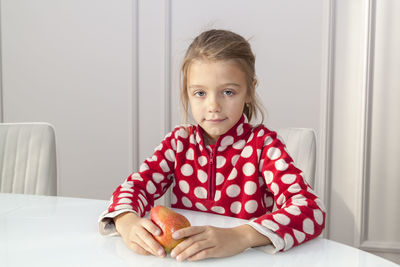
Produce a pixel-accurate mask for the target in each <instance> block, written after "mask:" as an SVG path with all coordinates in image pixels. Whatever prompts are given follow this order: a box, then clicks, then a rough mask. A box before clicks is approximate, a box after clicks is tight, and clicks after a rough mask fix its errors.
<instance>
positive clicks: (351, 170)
mask: <svg viewBox="0 0 400 267" xmlns="http://www.w3.org/2000/svg"><path fill="white" fill-rule="evenodd" d="M333 2H334V4H335V5H334V6H333V10H334V13H333V18H334V21H333V23H332V26H333V28H334V31H333V32H334V38H333V39H332V59H333V60H332V62H331V76H332V80H331V84H330V85H331V89H332V96H333V97H332V99H331V101H332V102H331V104H332V113H331V118H332V124H331V130H332V131H331V137H332V138H331V146H332V151H331V164H329V166H330V169H331V172H330V176H329V179H330V181H331V182H330V187H329V192H330V198H329V199H328V201H329V203H330V205H329V226H330V227H329V237H330V238H331V239H333V240H337V241H340V242H343V243H346V244H349V245H353V246H356V247H360V248H362V249H364V250H367V251H370V252H373V253H375V254H377V255H380V256H385V257H386V258H388V259H390V260H392V261H395V262H397V263H400V235H399V231H398V225H399V223H400V210H399V208H398V203H399V202H400V197H399V194H398V190H399V188H400V179H399V165H398V155H399V153H400V143H399V141H398V140H399V139H398V136H399V134H400V127H399V121H400V110H399V106H398V100H399V99H400V91H399V85H400V79H399V76H398V73H399V70H400V53H399V51H398V47H400V26H399V25H400V20H399V19H398V14H399V12H400V2H399V1H396V0H385V1H375V0H371V1H365V0H355V1H347V0H338V1H333Z"/></svg>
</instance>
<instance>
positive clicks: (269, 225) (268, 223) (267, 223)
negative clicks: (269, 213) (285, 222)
mask: <svg viewBox="0 0 400 267" xmlns="http://www.w3.org/2000/svg"><path fill="white" fill-rule="evenodd" d="M261 224H262V225H264V226H265V227H267V228H268V229H270V230H272V231H274V232H275V231H277V230H279V225H278V224H276V223H275V222H273V221H271V220H268V219H265V220H262V221H261Z"/></svg>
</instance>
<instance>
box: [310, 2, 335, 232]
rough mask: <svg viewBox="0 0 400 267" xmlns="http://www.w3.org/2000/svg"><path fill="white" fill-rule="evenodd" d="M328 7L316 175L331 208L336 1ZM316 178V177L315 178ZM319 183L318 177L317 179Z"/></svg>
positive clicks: (327, 228) (327, 227)
mask: <svg viewBox="0 0 400 267" xmlns="http://www.w3.org/2000/svg"><path fill="white" fill-rule="evenodd" d="M327 8H328V12H327V15H328V18H327V22H328V23H327V24H328V25H327V30H328V36H327V39H328V40H327V43H326V62H325V68H326V73H325V79H324V80H323V84H322V91H323V92H324V95H323V99H322V103H323V108H322V111H323V114H322V116H321V117H322V118H321V121H322V123H321V124H322V126H323V127H322V129H321V135H322V136H321V137H322V138H321V141H322V142H321V143H322V145H321V149H320V153H319V155H318V158H320V159H319V160H318V161H319V162H320V164H321V165H320V166H321V167H320V168H319V171H318V172H319V173H316V174H315V176H316V177H317V176H322V177H323V188H322V190H323V191H322V193H323V198H324V200H325V203H326V209H327V210H329V209H330V206H331V194H330V189H331V187H332V182H331V175H332V174H331V173H332V167H331V165H332V155H331V154H332V130H333V119H332V116H333V105H334V103H333V100H334V99H333V88H334V86H335V83H334V75H335V42H336V34H335V26H336V24H335V23H336V1H335V0H329V2H328V4H327ZM315 179H316V178H315ZM315 183H317V179H316V181H315ZM329 218H330V214H329V212H327V215H326V217H325V231H324V234H323V235H324V237H326V238H329V221H330V219H329Z"/></svg>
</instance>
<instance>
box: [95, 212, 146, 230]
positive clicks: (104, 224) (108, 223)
mask: <svg viewBox="0 0 400 267" xmlns="http://www.w3.org/2000/svg"><path fill="white" fill-rule="evenodd" d="M124 212H132V213H135V214H136V215H139V214H138V213H137V212H136V211H134V210H129V209H122V210H116V211H113V212H107V211H105V212H103V214H101V216H100V218H99V225H98V227H99V232H100V234H101V235H105V236H114V235H119V234H118V232H117V229H116V227H115V224H114V220H113V219H114V218H115V217H117V216H118V215H120V214H122V213H124Z"/></svg>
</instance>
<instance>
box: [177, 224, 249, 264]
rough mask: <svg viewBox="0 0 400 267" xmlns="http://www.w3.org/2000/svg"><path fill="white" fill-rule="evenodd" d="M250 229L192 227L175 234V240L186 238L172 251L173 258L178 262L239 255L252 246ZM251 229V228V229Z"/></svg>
mask: <svg viewBox="0 0 400 267" xmlns="http://www.w3.org/2000/svg"><path fill="white" fill-rule="evenodd" d="M246 226H247V227H250V226H248V225H242V226H239V227H235V228H218V227H214V226H191V227H187V228H183V229H180V230H178V231H176V232H174V233H173V235H172V236H173V238H174V239H180V238H184V237H186V239H185V240H184V241H182V242H181V243H179V244H178V245H177V246H176V247H175V248H174V249H173V250H172V251H171V257H174V258H176V260H178V261H184V260H185V259H187V260H189V261H197V260H201V259H205V258H219V257H228V256H233V255H235V254H238V253H240V252H242V251H244V250H246V249H247V248H249V247H250V246H251V245H250V244H249V242H248V241H249V240H247V238H246V232H247V231H244V230H248V228H244V227H246ZM250 228H251V227H250Z"/></svg>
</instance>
